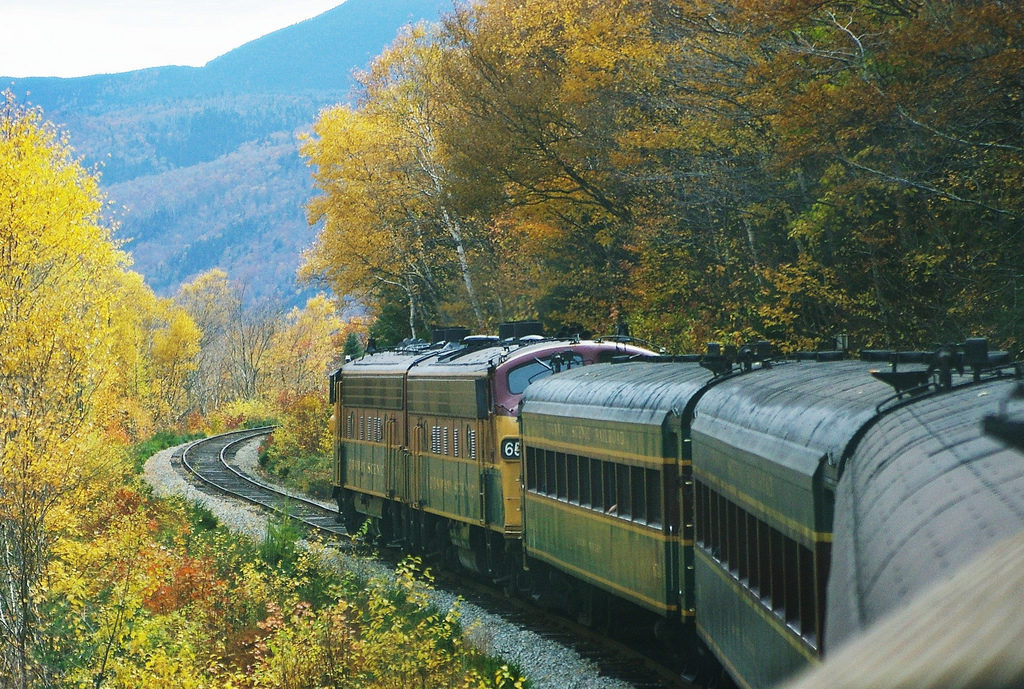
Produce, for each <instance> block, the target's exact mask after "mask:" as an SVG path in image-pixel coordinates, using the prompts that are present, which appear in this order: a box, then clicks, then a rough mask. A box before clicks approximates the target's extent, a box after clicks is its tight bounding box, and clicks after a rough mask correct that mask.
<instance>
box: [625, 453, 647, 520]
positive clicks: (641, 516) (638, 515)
mask: <svg viewBox="0 0 1024 689" xmlns="http://www.w3.org/2000/svg"><path fill="white" fill-rule="evenodd" d="M629 473H630V477H629V484H630V485H629V487H630V490H632V492H633V494H632V496H630V500H629V504H630V508H631V513H632V515H633V519H637V520H639V521H644V522H646V521H647V500H646V498H645V497H644V490H645V488H646V481H645V480H644V473H645V470H644V468H643V467H630V468H629Z"/></svg>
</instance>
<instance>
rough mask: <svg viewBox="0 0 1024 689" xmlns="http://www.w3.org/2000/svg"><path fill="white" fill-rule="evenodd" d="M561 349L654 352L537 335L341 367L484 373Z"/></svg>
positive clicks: (382, 356) (393, 353)
mask: <svg viewBox="0 0 1024 689" xmlns="http://www.w3.org/2000/svg"><path fill="white" fill-rule="evenodd" d="M559 349H566V350H569V349H572V350H581V351H591V350H594V351H596V350H613V351H615V352H616V353H621V354H622V355H626V356H629V355H634V356H650V355H653V354H654V353H653V352H651V351H649V350H646V349H643V348H641V347H637V346H636V345H632V344H626V343H622V342H615V341H612V340H582V341H577V340H555V339H536V340H521V341H515V342H494V343H493V344H492V343H488V344H486V345H484V346H477V347H462V346H459V345H456V344H452V343H449V344H447V345H445V346H443V347H442V346H432V347H426V346H425V347H423V348H422V349H409V350H400V349H399V350H388V351H384V352H376V353H374V354H367V355H364V356H362V357H359V358H358V359H353V360H352V361H350V362H348V363H347V364H345V365H344V366H343V367H342V369H341V370H342V372H343V373H344V374H355V375H361V374H363V373H366V374H373V375H381V374H387V373H392V372H393V373H395V374H401V373H404V372H406V371H410V372H411V373H412V375H417V374H426V375H437V374H444V375H466V374H467V373H469V372H479V373H480V374H484V373H486V372H487V371H488V370H489V369H490V368H491V367H499V366H501V365H503V364H506V363H509V364H515V363H516V362H517V361H519V360H527V359H530V358H531V357H533V356H538V355H540V354H541V353H547V352H548V351H552V350H559Z"/></svg>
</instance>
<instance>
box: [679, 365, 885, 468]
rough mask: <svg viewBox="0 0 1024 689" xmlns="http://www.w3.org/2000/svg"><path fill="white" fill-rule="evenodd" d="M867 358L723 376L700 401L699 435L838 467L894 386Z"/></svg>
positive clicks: (695, 425)
mask: <svg viewBox="0 0 1024 689" xmlns="http://www.w3.org/2000/svg"><path fill="white" fill-rule="evenodd" d="M872 368H877V364H874V365H872V364H868V363H866V362H863V361H839V362H815V361H799V362H789V363H784V364H777V365H774V366H772V367H770V368H764V369H759V370H754V371H751V372H750V373H747V374H744V375H741V376H736V377H735V378H731V379H729V380H726V381H723V382H722V383H720V384H719V385H716V386H715V387H713V388H711V390H709V391H708V392H707V394H705V395H704V397H703V398H702V399H701V401H700V404H699V405H698V407H697V415H696V417H695V418H694V421H693V430H694V433H699V432H702V433H706V434H707V435H710V436H713V437H716V438H718V439H719V440H723V441H726V442H730V444H733V445H736V446H737V447H746V448H752V449H753V450H755V451H758V454H760V455H761V456H765V457H771V456H774V457H775V458H776V459H778V460H779V461H782V460H783V459H784V457H786V456H787V455H789V454H793V455H794V456H800V457H803V458H804V459H805V460H806V461H807V462H815V463H816V462H817V461H819V460H820V459H821V458H822V457H825V456H827V457H828V458H829V463H830V464H833V465H837V466H838V465H839V464H840V462H841V460H842V457H843V454H844V452H845V451H846V449H847V447H848V446H849V443H850V441H851V440H852V439H854V438H855V437H856V436H857V435H858V432H859V431H860V429H861V428H862V427H863V426H864V424H866V423H867V422H868V421H869V420H871V418H872V417H874V416H875V415H876V407H877V405H878V404H880V403H881V402H883V401H885V400H886V399H888V398H890V397H892V396H893V389H892V388H891V387H889V386H888V385H887V384H885V383H883V382H881V381H879V380H877V379H875V378H873V377H872V376H871V374H870V371H871V369H872Z"/></svg>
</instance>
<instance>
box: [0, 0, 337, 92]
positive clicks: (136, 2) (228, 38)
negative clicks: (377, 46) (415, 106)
mask: <svg viewBox="0 0 1024 689" xmlns="http://www.w3.org/2000/svg"><path fill="white" fill-rule="evenodd" d="M342 2H344V0H0V76H5V77H29V76H45V77H50V76H60V77H75V76H84V75H87V74H103V73H108V72H127V71H131V70H134V69H142V68H144V67H159V66H163V65H192V66H196V67H198V66H202V65H204V64H206V63H207V62H209V61H210V60H212V59H213V58H215V57H218V56H220V55H223V54H224V53H226V52H228V51H230V50H232V49H234V48H237V47H238V46H240V45H242V44H244V43H247V42H249V41H251V40H253V39H254V38H259V37H260V36H263V35H265V34H268V33H271V32H272V31H276V30H277V29H282V28H284V27H286V26H290V25H292V24H296V23H298V22H300V21H302V20H304V19H309V18H310V17H315V16H316V15H318V14H321V13H323V12H326V11H327V10H329V9H331V8H332V7H337V6H338V5H340V4H341V3H342Z"/></svg>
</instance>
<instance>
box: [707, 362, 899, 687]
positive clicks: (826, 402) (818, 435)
mask: <svg viewBox="0 0 1024 689" xmlns="http://www.w3.org/2000/svg"><path fill="white" fill-rule="evenodd" d="M826 369H827V370H826ZM826 373H827V375H824V374H826ZM891 392H892V389H891V388H889V387H888V386H886V385H885V384H883V383H880V382H879V381H877V380H875V379H873V378H872V377H871V376H870V375H868V371H867V367H866V366H865V364H863V363H861V362H839V363H817V362H802V363H789V364H781V365H777V366H775V367H773V368H766V369H763V370H757V371H753V372H752V373H750V374H747V375H743V376H739V377H736V378H734V379H732V380H728V381H725V382H723V383H722V384H720V385H717V386H715V387H714V388H713V389H711V390H710V391H709V392H708V393H707V394H706V395H705V396H704V397H703V399H702V400H701V402H700V404H699V405H698V408H697V413H696V417H695V419H694V421H693V426H692V434H693V469H694V478H695V481H696V488H695V501H696V504H695V509H696V523H697V533H696V549H695V550H696V560H695V589H696V591H695V592H696V599H697V611H698V612H697V631H698V634H699V636H700V637H701V639H702V640H703V641H704V642H705V643H706V644H707V645H708V646H709V647H710V648H711V649H712V650H713V651H714V653H715V655H716V656H717V657H718V658H720V659H721V660H722V662H723V663H724V664H725V665H726V669H727V670H728V671H729V673H730V675H732V677H733V678H734V679H735V680H736V681H737V682H738V683H739V684H740V685H741V686H743V687H758V688H760V687H770V686H772V685H774V684H776V683H777V682H779V681H780V680H782V679H785V678H786V677H789V676H791V675H792V674H793V673H794V672H797V671H799V670H801V669H803V668H805V667H806V666H807V665H808V664H811V663H814V662H817V659H818V658H819V657H820V655H821V654H822V652H823V650H824V644H825V641H826V640H825V639H823V637H822V630H823V629H824V614H825V589H826V582H827V578H828V573H829V567H830V556H831V543H832V520H833V507H834V495H835V485H836V481H837V479H838V475H839V469H840V466H841V463H842V460H843V457H844V456H845V453H847V452H848V451H849V449H850V448H851V447H852V445H853V443H854V441H855V438H856V437H857V436H858V434H859V432H860V429H861V428H863V426H864V425H865V424H866V423H868V422H869V421H870V420H871V419H872V418H873V417H874V416H875V414H876V411H875V406H876V405H877V404H878V403H879V402H881V401H882V400H883V399H885V398H886V397H887V396H889V395H891Z"/></svg>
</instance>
